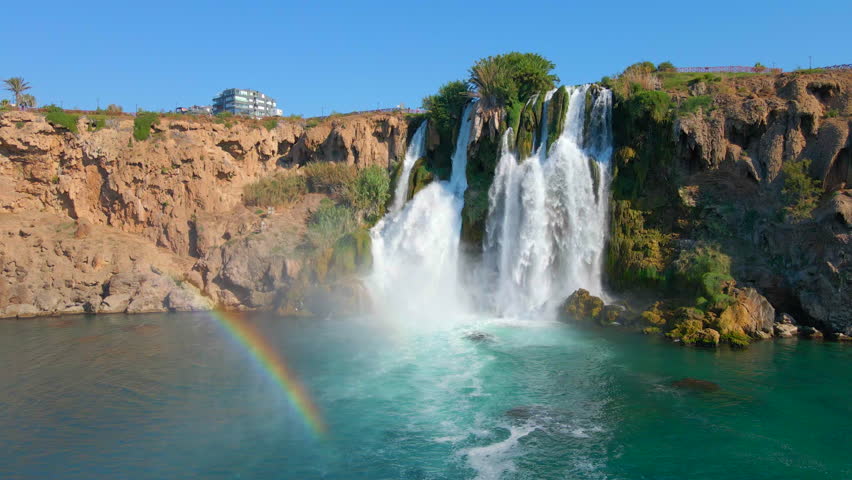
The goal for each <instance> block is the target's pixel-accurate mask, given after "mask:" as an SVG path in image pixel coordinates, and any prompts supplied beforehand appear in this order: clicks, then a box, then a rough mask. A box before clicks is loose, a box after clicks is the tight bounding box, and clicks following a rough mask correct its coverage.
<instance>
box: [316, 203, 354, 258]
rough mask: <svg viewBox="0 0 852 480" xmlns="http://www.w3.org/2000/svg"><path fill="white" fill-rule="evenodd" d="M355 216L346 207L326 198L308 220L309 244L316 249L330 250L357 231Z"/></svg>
mask: <svg viewBox="0 0 852 480" xmlns="http://www.w3.org/2000/svg"><path fill="white" fill-rule="evenodd" d="M355 226H356V222H355V216H354V215H353V214H352V211H351V210H350V209H349V208H347V207H346V206H344V205H336V204H335V203H334V202H333V201H331V200H329V199H327V198H325V199H323V200H322V202H320V204H319V207H318V208H317V209H316V210H315V211H314V212H311V216H310V218H309V219H308V232H307V240H308V243H309V244H310V245H311V246H313V247H314V248H329V247H331V246H332V245H334V243H335V242H337V240H338V239H339V238H340V237H342V236H344V235H346V234H347V233H349V232H351V231H352V230H354V229H355Z"/></svg>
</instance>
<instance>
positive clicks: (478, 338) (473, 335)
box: [464, 332, 497, 343]
mask: <svg viewBox="0 0 852 480" xmlns="http://www.w3.org/2000/svg"><path fill="white" fill-rule="evenodd" d="M464 338H466V339H467V340H470V341H471V342H476V343H494V342H496V341H497V338H496V337H495V336H494V335H491V334H490V333H485V332H470V333H467V334H465V336H464Z"/></svg>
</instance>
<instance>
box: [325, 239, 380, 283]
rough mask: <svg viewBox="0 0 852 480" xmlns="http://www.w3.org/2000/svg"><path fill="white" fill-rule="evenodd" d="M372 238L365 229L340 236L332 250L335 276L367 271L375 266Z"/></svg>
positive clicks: (332, 265)
mask: <svg viewBox="0 0 852 480" xmlns="http://www.w3.org/2000/svg"><path fill="white" fill-rule="evenodd" d="M371 248H372V238H371V237H370V232H369V231H368V230H365V229H361V230H356V231H354V232H352V233H350V234H348V235H345V236H343V237H341V238H340V240H338V241H337V242H336V243H335V244H334V248H333V250H332V254H331V258H330V262H331V264H330V270H331V272H332V273H333V274H334V275H335V278H340V277H344V276H349V275H355V274H361V273H366V272H367V271H369V269H370V268H371V267H372V266H373V253H372V250H371Z"/></svg>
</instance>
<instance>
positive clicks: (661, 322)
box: [639, 302, 671, 328]
mask: <svg viewBox="0 0 852 480" xmlns="http://www.w3.org/2000/svg"><path fill="white" fill-rule="evenodd" d="M669 316H671V312H668V311H666V310H664V309H663V307H662V302H656V303H654V304H653V305H651V307H650V308H648V309H647V310H645V311H644V312H642V314H641V315H639V319H640V320H641V321H642V323H643V324H645V325H648V326H649V327H654V328H662V327H664V326H665V325H666V323H668V317H669Z"/></svg>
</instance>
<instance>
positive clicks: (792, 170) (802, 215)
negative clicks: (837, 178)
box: [781, 158, 822, 221]
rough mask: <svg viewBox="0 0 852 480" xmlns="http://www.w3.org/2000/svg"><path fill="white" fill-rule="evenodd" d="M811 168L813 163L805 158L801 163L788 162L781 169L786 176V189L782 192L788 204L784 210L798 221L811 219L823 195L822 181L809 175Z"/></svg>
mask: <svg viewBox="0 0 852 480" xmlns="http://www.w3.org/2000/svg"><path fill="white" fill-rule="evenodd" d="M810 166H811V161H810V160H809V159H807V158H805V159H802V161H800V162H786V163H784V165H783V166H782V167H781V173H782V175H783V176H784V188H783V189H782V190H781V192H782V193H783V194H784V200H785V202H786V204H787V205H786V206H785V207H784V210H785V211H786V212H787V215H788V216H789V217H790V218H792V219H793V220H796V221H799V220H805V219H808V218H810V217H811V212H813V210H814V209H815V208H816V206H817V203H819V197H820V195H822V188H821V186H820V181H819V180H816V179H814V178H812V177H811V176H810V174H809V173H808V169H809V168H810Z"/></svg>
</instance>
